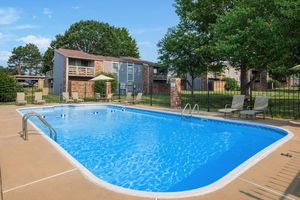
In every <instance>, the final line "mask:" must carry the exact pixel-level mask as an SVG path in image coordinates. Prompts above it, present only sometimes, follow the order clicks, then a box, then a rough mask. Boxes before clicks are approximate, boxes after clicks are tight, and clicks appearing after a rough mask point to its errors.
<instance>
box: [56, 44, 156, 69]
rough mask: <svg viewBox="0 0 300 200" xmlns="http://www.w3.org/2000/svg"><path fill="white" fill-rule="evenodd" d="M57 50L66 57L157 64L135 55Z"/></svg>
mask: <svg viewBox="0 0 300 200" xmlns="http://www.w3.org/2000/svg"><path fill="white" fill-rule="evenodd" d="M55 51H56V52H58V53H60V54H62V55H64V56H65V57H71V58H80V59H87V60H102V61H116V62H122V61H123V62H134V63H141V64H148V65H151V66H156V65H157V64H156V63H153V62H150V61H145V60H142V59H139V58H133V57H125V56H122V57H120V58H117V57H112V56H101V55H94V54H89V53H86V52H83V51H78V50H72V49H63V48H59V49H56V50H55Z"/></svg>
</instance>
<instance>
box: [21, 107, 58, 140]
mask: <svg viewBox="0 0 300 200" xmlns="http://www.w3.org/2000/svg"><path fill="white" fill-rule="evenodd" d="M32 116H35V117H37V118H38V119H39V120H40V121H41V122H42V123H43V124H44V125H45V126H46V127H47V128H48V129H49V131H50V137H51V138H52V139H54V140H56V135H57V134H56V131H55V130H54V129H53V128H52V126H51V125H50V124H49V123H48V122H47V121H46V120H45V119H44V118H43V117H42V116H41V115H39V114H37V113H36V112H30V113H26V114H25V115H24V116H23V118H22V137H23V139H24V140H28V126H27V124H28V123H27V121H28V119H29V118H30V117H32Z"/></svg>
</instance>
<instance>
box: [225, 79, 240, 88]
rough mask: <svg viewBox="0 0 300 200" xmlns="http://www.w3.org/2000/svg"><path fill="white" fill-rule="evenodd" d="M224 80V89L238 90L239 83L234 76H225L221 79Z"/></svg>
mask: <svg viewBox="0 0 300 200" xmlns="http://www.w3.org/2000/svg"><path fill="white" fill-rule="evenodd" d="M223 81H225V89H226V90H238V89H239V85H238V82H237V81H236V80H235V79H234V78H230V77H225V78H224V79H223Z"/></svg>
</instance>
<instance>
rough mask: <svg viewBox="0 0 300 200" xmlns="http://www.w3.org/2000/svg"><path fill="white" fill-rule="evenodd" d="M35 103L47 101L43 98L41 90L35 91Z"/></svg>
mask: <svg viewBox="0 0 300 200" xmlns="http://www.w3.org/2000/svg"><path fill="white" fill-rule="evenodd" d="M34 103H45V100H43V94H42V93H41V92H35V93H34Z"/></svg>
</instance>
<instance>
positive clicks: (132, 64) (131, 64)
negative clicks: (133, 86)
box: [127, 62, 134, 82]
mask: <svg viewBox="0 0 300 200" xmlns="http://www.w3.org/2000/svg"><path fill="white" fill-rule="evenodd" d="M129 65H130V66H132V80H128V66H129ZM129 81H131V82H134V63H129V62H128V63H127V82H129Z"/></svg>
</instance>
